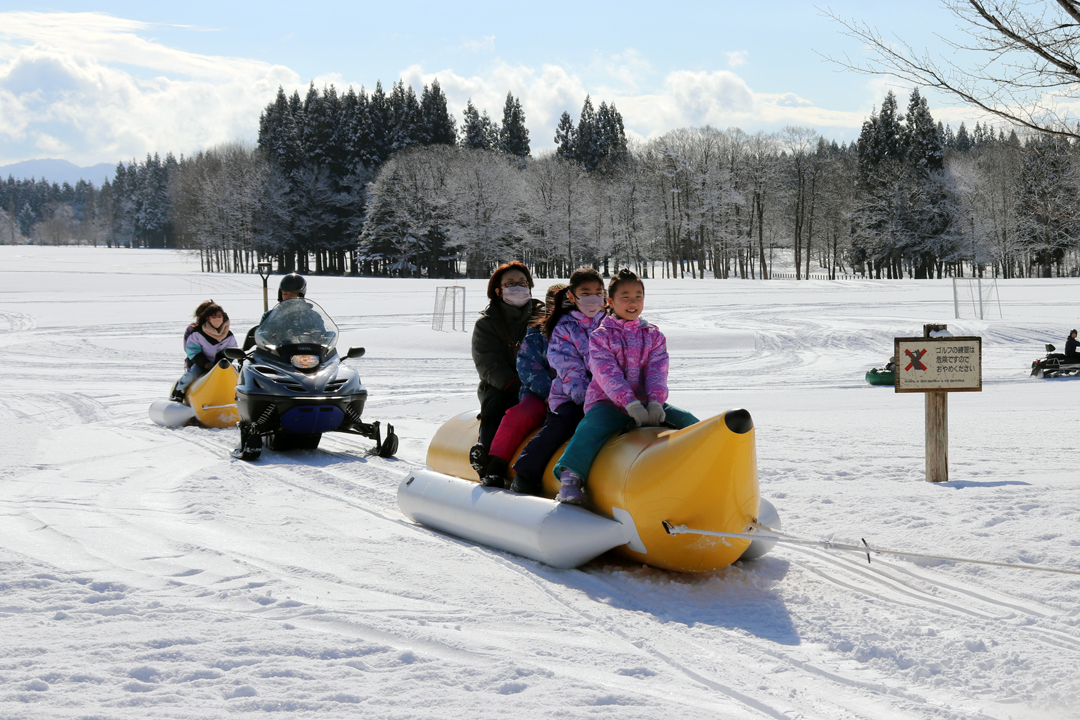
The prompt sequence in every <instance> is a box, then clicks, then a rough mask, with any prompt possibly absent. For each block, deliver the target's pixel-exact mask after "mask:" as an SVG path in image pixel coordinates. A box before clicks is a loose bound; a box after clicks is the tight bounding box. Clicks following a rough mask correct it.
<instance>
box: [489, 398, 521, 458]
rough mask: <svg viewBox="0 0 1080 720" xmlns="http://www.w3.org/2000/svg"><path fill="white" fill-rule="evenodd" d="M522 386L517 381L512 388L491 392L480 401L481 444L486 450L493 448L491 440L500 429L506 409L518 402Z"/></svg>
mask: <svg viewBox="0 0 1080 720" xmlns="http://www.w3.org/2000/svg"><path fill="white" fill-rule="evenodd" d="M519 391H520V386H518V385H517V384H516V383H515V385H514V387H513V388H512V389H510V390H500V391H499V392H496V393H491V394H490V395H488V396H487V397H485V398H484V399H482V400H481V401H480V440H479V442H480V444H482V445H483V446H484V450H485V452H486V451H488V450H490V449H491V441H492V440H494V439H495V433H497V432H498V431H499V423H501V422H502V419H503V415H505V414H506V411H507V410H509V409H510V408H512V407H514V406H515V405H517V404H518V392H519Z"/></svg>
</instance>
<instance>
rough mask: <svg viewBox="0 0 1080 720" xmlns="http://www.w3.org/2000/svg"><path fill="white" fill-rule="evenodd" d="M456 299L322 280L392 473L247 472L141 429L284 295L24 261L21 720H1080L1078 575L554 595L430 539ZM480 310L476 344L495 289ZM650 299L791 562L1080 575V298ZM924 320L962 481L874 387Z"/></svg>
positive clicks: (9, 456)
mask: <svg viewBox="0 0 1080 720" xmlns="http://www.w3.org/2000/svg"><path fill="white" fill-rule="evenodd" d="M277 279H278V278H277V277H273V278H271V288H273V287H275V286H276V282H277ZM451 282H452V281H450V282H448V281H445V280H443V281H439V280H432V281H428V280H399V279H375V278H328V277H314V276H312V277H309V278H308V295H309V297H310V298H312V299H313V300H316V301H317V302H319V303H320V304H321V305H322V306H323V308H325V309H326V311H327V312H328V313H329V314H330V315H331V316H332V317H334V318H335V320H336V321H337V322H338V324H339V326H340V327H341V330H342V336H343V337H342V341H341V342H340V346H344V347H348V346H350V345H362V346H364V347H366V348H367V355H366V356H365V357H363V358H362V359H359V360H350V361H349V363H350V364H352V365H353V366H354V367H357V368H359V370H360V373H361V377H362V379H363V381H364V384H365V385H366V386H367V389H368V391H369V393H370V399H369V401H368V403H367V408H366V410H365V419H366V420H381V421H383V422H390V423H392V424H394V426H395V428H396V430H397V433H398V435H399V436H400V438H401V447H400V450H399V452H398V455H397V457H396V458H394V459H387V460H384V459H380V458H377V457H373V456H370V455H368V454H367V450H368V448H369V447H370V445H371V442H370V441H369V440H365V439H363V438H359V437H355V436H347V435H333V434H332V435H328V436H326V437H325V438H324V439H323V442H322V445H321V447H320V449H319V450H316V451H299V452H293V453H288V454H285V453H279V452H274V451H271V450H266V451H264V452H263V455H262V458H261V459H260V460H259V461H257V462H255V463H244V462H240V461H237V460H234V459H232V458H231V457H230V456H229V450H230V449H232V448H233V447H234V446H235V445H236V443H237V440H238V435H239V433H238V431H237V430H236V429H226V430H206V429H200V428H195V427H187V428H182V429H179V430H168V429H165V428H161V427H158V426H155V425H154V424H152V423H151V422H150V421H149V419H148V418H147V408H148V406H149V405H150V403H151V402H152V401H153V400H155V399H158V398H161V397H164V396H165V395H166V394H167V392H168V389H169V386H170V384H171V383H172V382H173V381H174V380H175V379H176V378H177V377H178V376H179V375H180V374H181V372H182V370H183V363H182V342H181V336H182V333H183V329H184V327H185V326H186V324H187V323H188V322H189V316H190V314H191V312H192V310H193V309H194V308H195V306H196V305H197V304H198V302H199V301H201V300H204V299H207V298H213V299H214V300H216V301H217V302H219V303H221V304H222V305H223V306H224V307H225V309H226V310H227V311H228V312H229V314H230V316H231V318H232V327H233V331H234V332H235V333H236V334H237V335H240V336H242V335H243V333H244V332H245V331H246V329H247V328H248V327H249V326H250V325H251V324H253V322H254V321H255V320H257V319H258V317H259V314H260V313H261V310H262V296H261V283H260V280H259V279H258V277H256V276H254V275H250V276H249V275H213V274H204V273H200V272H199V264H198V258H197V257H196V256H192V255H188V254H185V253H183V252H179V251H164V250H109V249H104V248H99V249H94V248H41V247H27V246H3V247H0V343H2V346H3V347H2V350H3V352H2V355H0V435H2V438H3V444H2V446H0V461H2V462H0V718H117V719H123V718H133V719H134V718H138V719H139V720H143V719H144V718H192V719H194V718H209V717H225V716H245V717H246V716H251V715H259V716H261V715H262V714H264V713H267V712H278V713H280V715H278V716H279V717H313V718H314V717H317V718H338V717H340V718H346V717H349V718H352V717H371V718H458V717H462V718H469V719H470V720H473V719H476V718H508V717H514V718H544V717H554V718H597V717H605V718H606V717H611V718H642V719H645V718H648V719H650V720H652V719H655V718H673V719H678V720H689V719H691V718H702V719H704V718H776V719H778V720H781V719H788V720H794V719H795V718H803V719H811V718H814V719H821V720H835V719H839V718H843V719H847V718H851V719H855V718H860V719H866V720H882V719H892V718H935V719H936V718H994V719H997V720H1006V719H1008V718H1015V719H1019V718H1054V719H1057V718H1080V575H1069V574H1054V573H1045V572H1039V571H1031V570H1024V569H1017V568H997V567H988V566H982V565H973V564H965V563H955V562H943V561H938V560H922V561H913V560H910V559H901V558H896V557H889V556H885V555H876V556H874V557H873V561H872V562H871V563H869V564H868V563H867V558H866V556H865V555H856V554H850V553H843V552H835V551H827V550H824V549H819V548H813V547H801V546H794V545H786V546H785V545H780V546H777V547H776V548H775V549H774V550H773V551H772V553H770V554H769V555H767V556H766V557H765V558H763V559H761V560H759V561H756V562H752V563H740V564H736V565H734V566H732V567H729V568H727V569H725V570H722V571H719V572H716V573H711V574H707V575H696V576H692V575H679V574H674V573H669V572H664V571H660V570H655V569H652V568H648V567H643V566H640V565H633V564H629V563H627V562H625V561H621V560H617V559H611V558H609V557H606V556H605V557H601V558H600V559H598V560H595V561H593V562H591V563H589V564H587V565H585V566H583V567H581V568H579V569H576V570H556V569H553V568H550V567H547V566H544V565H541V564H539V563H536V562H533V561H531V560H525V559H522V558H519V557H516V556H513V555H509V554H506V553H502V552H498V551H495V550H491V549H488V548H485V547H480V546H475V545H472V544H469V543H466V542H464V541H460V540H457V539H455V538H452V537H449V536H445V535H442V534H439V533H436V532H433V531H431V530H429V529H427V528H425V527H422V526H419V525H416V524H414V523H412V522H411V521H409V520H407V519H406V518H405V517H403V516H402V515H401V514H400V512H399V511H398V509H397V503H396V491H397V486H398V483H399V482H400V480H401V479H402V478H403V477H404V476H405V475H406V474H407V473H408V472H409V471H410V470H411V469H415V468H417V467H423V465H424V459H425V452H426V448H427V442H428V439H429V438H430V437H431V436H432V434H433V433H434V431H435V429H436V428H437V427H438V426H439V425H440V424H441V423H442V422H443V421H444V420H446V419H448V418H450V417H451V416H453V415H456V414H458V413H460V412H463V411H465V410H468V409H470V408H472V407H475V406H476V404H477V401H476V395H475V388H476V375H475V371H474V369H473V366H472V361H471V359H470V354H469V334H468V333H467V332H456V333H440V332H435V331H433V330H431V311H432V306H433V301H434V296H435V288H436V287H437V286H440V285H446V284H451ZM459 284H462V285H464V286H465V287H466V288H467V290H466V302H467V308H468V313H467V317H468V326H469V327H470V328H471V323H472V320H473V318H475V316H476V312H478V311H479V310H480V309H481V308H482V306H483V304H484V303H483V293H484V287H485V281H478V280H468V281H459ZM539 284H540V285H541V286H543V285H545V284H546V283H544V282H541V283H539ZM646 290H647V296H646V308H645V312H644V313H643V317H645V318H647V319H648V320H650V321H651V322H653V323H655V324H657V325H658V326H659V327H660V328H661V329H662V330H663V331H664V332H665V334H666V335H667V337H668V343H669V350H670V353H671V380H670V384H671V389H672V396H671V402H672V403H673V404H675V405H679V406H681V407H684V408H686V409H688V410H690V411H692V412H694V413H695V414H697V415H698V416H699V417H707V416H711V415H715V414H717V413H720V412H722V411H724V410H726V409H729V408H733V407H745V408H746V409H748V410H749V411H750V413H751V414H752V416H753V418H754V422H755V426H756V436H757V451H758V467H759V472H760V478H761V492H762V496H763V497H765V498H768V499H769V500H771V501H772V502H773V504H774V505H775V506H776V507H777V509H778V510H779V513H780V515H781V517H782V519H783V522H784V529H785V530H786V531H787V532H790V533H793V534H795V535H798V536H801V537H807V538H812V539H818V540H823V539H831V540H833V541H835V542H837V543H853V544H857V543H859V542H860V541H861V539H862V538H865V539H866V541H867V542H869V543H870V544H871V545H874V546H877V547H881V548H889V549H896V550H906V551H911V552H916V553H927V554H938V555H946V556H954V557H963V558H975V559H981V560H991V561H998V562H1005V563H1015V564H1016V565H1021V566H1036V565H1038V566H1044V567H1050V568H1059V569H1068V570H1072V571H1080V452H1078V449H1080V441H1078V438H1080V381H1073V380H1035V379H1032V378H1029V376H1028V374H1029V371H1030V365H1031V361H1032V360H1034V359H1036V358H1037V357H1040V356H1041V355H1042V354H1043V344H1044V343H1046V342H1052V343H1054V344H1056V345H1057V346H1058V347H1059V349H1060V348H1061V347H1062V346H1063V345H1064V339H1065V337H1066V334H1067V333H1068V332H1069V330H1070V329H1072V328H1074V327H1077V326H1078V325H1080V318H1078V313H1077V305H1076V298H1077V297H1080V280H1078V279H1071V280H1070V279H1053V280H1010V281H1001V282H1000V283H999V290H1000V298H1001V307H1002V311H1003V315H1004V317H1003V319H998V316H997V308H996V305H995V306H994V307H993V308H992V311H991V312H990V313H989V316H990V317H991V318H993V319H988V320H985V321H980V320H972V319H970V317H971V312H970V310H969V311H968V314H967V317H968V318H969V319H964V320H956V319H954V315H953V298H952V286H951V283H950V282H949V281H945V280H942V281H912V280H903V281H859V280H851V281H836V282H829V281H804V282H797V281H794V280H772V281H743V280H727V281H714V280H682V281H676V280H650V281H647V283H646ZM536 295H537V296H541V295H542V290H538V291H537V292H536ZM929 322H940V323H947V324H948V325H949V329H950V330H951V331H952V332H953V333H954V334H963V335H979V336H981V337H982V338H983V358H984V360H983V362H984V367H983V383H984V384H983V392H981V393H953V394H951V396H950V398H949V433H950V440H949V450H950V472H951V476H950V477H951V480H950V482H948V483H944V484H930V483H927V482H924V481H923V457H924V451H923V398H922V396H921V395H916V394H912V395H897V394H895V393H894V392H893V391H892V389H891V388H881V387H871V386H869V385H867V384H866V383H865V381H864V379H863V373H864V372H865V371H866V370H867V369H868V368H870V367H872V366H880V365H881V364H882V363H884V361H885V360H886V359H887V358H888V356H889V355H890V354H891V353H892V338H893V337H896V336H912V335H919V334H921V331H922V325H923V323H929Z"/></svg>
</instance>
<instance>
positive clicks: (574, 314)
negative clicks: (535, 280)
mask: <svg viewBox="0 0 1080 720" xmlns="http://www.w3.org/2000/svg"><path fill="white" fill-rule="evenodd" d="M554 302H555V304H554V309H553V311H552V312H551V314H550V315H548V317H547V318H546V319H545V320H544V326H543V332H544V334H545V335H547V337H548V338H549V340H548V351H547V357H548V362H549V363H550V364H551V367H552V369H554V370H555V379H554V380H552V382H551V392H550V393H549V394H548V403H547V404H548V414H547V418H546V419H545V420H544V424H543V426H541V428H540V431H539V432H538V433H536V435H535V436H534V437H533V439H532V440H530V441H529V444H528V445H526V446H525V449H524V450H522V451H521V456H520V457H519V458H518V461H517V462H516V463H514V471H515V472H516V473H517V477H515V478H514V484H513V485H512V489H513V490H514V491H515V492H519V493H522V494H529V495H536V494H539V492H540V490H541V487H542V483H541V480H542V478H543V473H544V468H545V467H547V464H548V461H549V460H550V459H551V456H552V454H553V453H554V452H555V451H556V450H557V449H558V448H559V446H560V445H562V444H563V443H564V442H566V441H567V440H568V439H569V438H570V437H571V436H572V435H573V434H574V429H575V428H576V427H577V424H578V423H579V422H580V421H581V418H582V416H583V415H584V411H583V409H582V406H583V405H584V403H585V393H586V390H587V389H588V387H589V383H590V381H591V380H592V373H591V372H590V370H589V338H590V336H591V335H592V333H593V331H594V330H596V328H597V327H599V325H600V322H601V321H602V320H603V318H604V314H603V312H602V311H603V308H604V280H603V278H601V277H600V274H599V273H598V272H596V270H594V269H592V268H581V269H579V270H576V271H574V274H573V275H571V276H570V285H569V287H567V288H565V289H563V290H560V291H559V292H558V293H556V295H555V301H554Z"/></svg>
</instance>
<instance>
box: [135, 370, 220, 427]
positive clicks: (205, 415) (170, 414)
mask: <svg viewBox="0 0 1080 720" xmlns="http://www.w3.org/2000/svg"><path fill="white" fill-rule="evenodd" d="M238 378H239V374H238V373H237V372H236V368H234V367H233V366H232V363H230V362H229V361H228V360H219V361H218V362H217V364H216V365H214V367H212V368H210V370H209V372H207V373H206V374H204V375H203V376H202V377H200V378H198V379H196V380H195V381H194V382H193V383H191V385H189V386H188V389H187V393H185V397H184V402H183V403H178V402H176V401H175V400H158V401H156V402H154V403H153V404H152V405H151V406H150V419H151V420H153V421H154V422H155V423H157V424H158V425H164V426H165V427H180V426H182V425H187V424H189V423H191V422H192V421H193V420H197V421H198V422H199V424H201V425H205V426H206V427H212V428H227V427H234V426H235V425H236V423H237V422H238V421H239V420H240V416H239V415H238V414H237V411H236V381H237V379H238Z"/></svg>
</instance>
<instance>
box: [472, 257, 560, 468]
mask: <svg viewBox="0 0 1080 720" xmlns="http://www.w3.org/2000/svg"><path fill="white" fill-rule="evenodd" d="M532 288H533V277H532V273H531V272H529V268H528V266H526V265H525V264H524V263H522V262H519V261H516V260H515V261H513V262H508V263H503V264H502V265H500V266H499V267H497V268H495V272H493V273H492V274H491V278H490V279H489V280H488V287H487V296H488V300H489V301H490V302H489V303H488V306H487V307H486V308H484V311H483V312H481V313H480V318H479V319H478V320H477V321H476V324H475V325H474V326H473V334H472V359H473V365H475V366H476V374H477V375H479V376H480V384H479V385H478V386H477V388H476V394H477V396H478V397H479V399H480V436H479V438H478V440H477V443H476V444H475V445H473V446H472V448H471V449H470V450H469V464H470V465H471V466H472V467H473V469H474V470H476V472H477V474H478V475H480V477H486V473H487V465H488V452H489V451H490V450H491V443H492V441H493V440H494V439H495V433H496V432H497V431H498V429H499V424H500V423H501V422H502V419H503V415H505V414H506V411H507V410H509V409H510V408H512V407H514V406H515V405H517V403H518V396H519V393H520V391H521V378H520V377H518V371H517V356H518V350H519V349H520V348H521V341H522V340H524V339H525V333H526V331H527V330H528V329H529V323H530V322H531V321H532V320H533V319H534V318H535V317H536V316H537V315H539V314H540V313H542V312H543V311H544V303H542V302H540V301H539V300H537V299H535V298H533V296H532Z"/></svg>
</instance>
